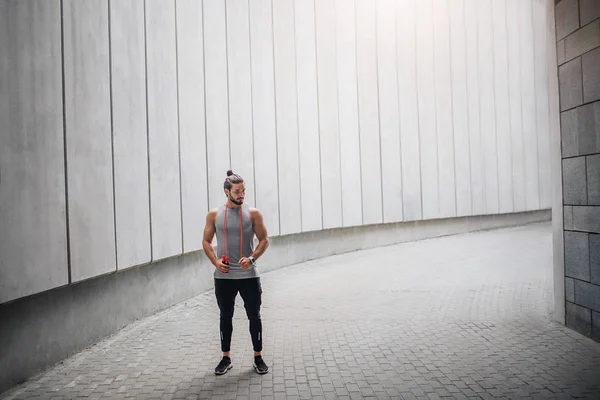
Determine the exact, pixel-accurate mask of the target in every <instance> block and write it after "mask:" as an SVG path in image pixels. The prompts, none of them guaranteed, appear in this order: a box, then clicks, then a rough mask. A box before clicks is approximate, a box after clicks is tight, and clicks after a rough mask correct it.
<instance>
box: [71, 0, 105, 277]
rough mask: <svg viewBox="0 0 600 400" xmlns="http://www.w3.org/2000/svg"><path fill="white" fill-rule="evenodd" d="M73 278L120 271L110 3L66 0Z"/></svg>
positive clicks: (92, 0) (90, 0)
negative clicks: (114, 180) (117, 248)
mask: <svg viewBox="0 0 600 400" xmlns="http://www.w3.org/2000/svg"><path fill="white" fill-rule="evenodd" d="M63 4H64V9H63V13H64V15H63V18H64V22H63V23H64V27H63V31H64V63H65V65H64V68H65V74H64V75H65V115H66V127H65V130H66V140H67V168H68V171H67V177H68V210H69V211H68V212H69V227H70V250H71V279H72V281H79V280H83V279H87V278H91V277H93V276H96V275H100V274H103V273H107V272H111V271H115V270H116V256H115V226H114V206H113V205H114V203H113V201H114V199H113V168H112V163H113V159H112V134H111V114H110V66H109V37H108V35H109V30H108V1H94V0H70V1H65V2H64V3H63Z"/></svg>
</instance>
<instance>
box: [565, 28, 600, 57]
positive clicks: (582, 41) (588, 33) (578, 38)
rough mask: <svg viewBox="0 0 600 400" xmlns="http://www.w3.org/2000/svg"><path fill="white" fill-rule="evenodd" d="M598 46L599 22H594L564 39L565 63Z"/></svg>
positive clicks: (599, 44)
mask: <svg viewBox="0 0 600 400" xmlns="http://www.w3.org/2000/svg"><path fill="white" fill-rule="evenodd" d="M598 46H600V20H598V21H595V22H593V23H591V24H589V25H587V26H584V27H583V28H581V29H579V30H578V31H577V32H574V33H572V34H571V35H569V36H567V37H566V38H565V61H570V60H572V59H573V58H575V57H579V56H580V55H582V54H585V53H587V52H588V51H590V50H593V49H595V48H596V47H598Z"/></svg>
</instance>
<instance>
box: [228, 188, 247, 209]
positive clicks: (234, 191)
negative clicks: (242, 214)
mask: <svg viewBox="0 0 600 400" xmlns="http://www.w3.org/2000/svg"><path fill="white" fill-rule="evenodd" d="M225 194H226V195H227V197H228V198H229V200H230V201H231V202H232V203H233V204H236V205H238V206H241V205H242V204H243V203H244V197H245V196H246V186H244V183H236V184H235V185H233V187H232V188H231V190H227V189H225Z"/></svg>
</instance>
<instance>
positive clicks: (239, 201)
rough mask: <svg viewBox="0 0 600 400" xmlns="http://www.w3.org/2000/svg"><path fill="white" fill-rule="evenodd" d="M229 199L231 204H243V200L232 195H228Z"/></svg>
mask: <svg viewBox="0 0 600 400" xmlns="http://www.w3.org/2000/svg"><path fill="white" fill-rule="evenodd" d="M229 201H231V202H232V203H233V204H235V205H236V206H241V205H242V204H244V200H243V199H242V200H236V199H234V198H233V197H231V196H229Z"/></svg>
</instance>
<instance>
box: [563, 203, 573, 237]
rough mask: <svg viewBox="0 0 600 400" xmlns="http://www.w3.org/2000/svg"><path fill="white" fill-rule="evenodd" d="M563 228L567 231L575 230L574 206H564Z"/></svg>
mask: <svg viewBox="0 0 600 400" xmlns="http://www.w3.org/2000/svg"><path fill="white" fill-rule="evenodd" d="M563 229H564V230H566V231H572V230H573V207H572V206H564V207H563Z"/></svg>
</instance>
